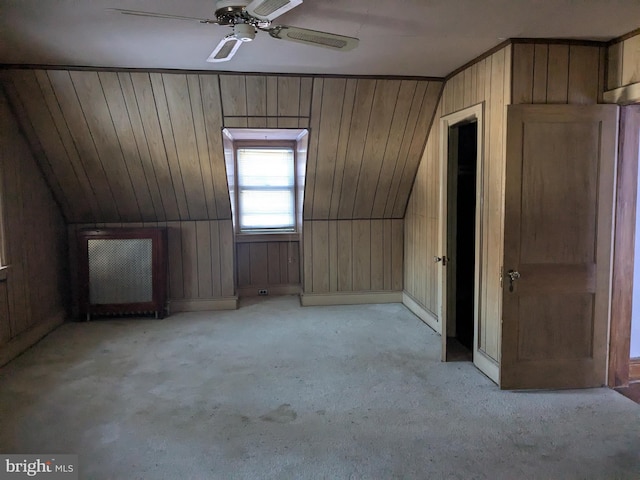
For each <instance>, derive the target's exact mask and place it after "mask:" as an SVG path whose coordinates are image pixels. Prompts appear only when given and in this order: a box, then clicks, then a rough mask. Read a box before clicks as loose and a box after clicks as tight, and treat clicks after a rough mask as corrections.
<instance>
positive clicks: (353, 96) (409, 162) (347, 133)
mask: <svg viewBox="0 0 640 480" xmlns="http://www.w3.org/2000/svg"><path fill="white" fill-rule="evenodd" d="M441 88H442V82H439V81H427V80H424V81H416V80H387V79H371V78H367V79H356V78H314V81H313V94H312V102H311V105H312V108H311V119H310V121H311V138H310V144H309V154H308V163H307V181H306V187H305V205H304V218H305V220H320V219H372V218H402V217H403V216H404V211H405V208H406V203H407V199H408V196H409V192H410V190H411V185H412V184H413V179H414V177H415V172H416V170H417V167H418V163H419V161H420V155H421V154H422V150H423V148H424V143H425V140H426V136H427V133H428V129H429V125H430V123H431V121H432V119H433V114H434V111H435V107H436V104H437V100H438V96H439V94H440V90H441Z"/></svg>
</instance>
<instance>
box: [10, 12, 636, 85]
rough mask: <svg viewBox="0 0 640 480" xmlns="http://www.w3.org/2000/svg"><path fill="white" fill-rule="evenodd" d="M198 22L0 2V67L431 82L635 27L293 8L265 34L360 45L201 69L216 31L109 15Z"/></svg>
mask: <svg viewBox="0 0 640 480" xmlns="http://www.w3.org/2000/svg"><path fill="white" fill-rule="evenodd" d="M109 8H121V9H133V10H145V11H153V12H160V13H167V14H173V15H185V16H192V17H202V18H207V17H208V18H210V17H212V16H213V12H214V10H215V1H213V0H181V1H175V0H173V1H172V0H84V1H83V0H47V1H42V0H0V63H4V64H40V65H61V66H94V67H120V68H121V67H132V68H146V69H188V70H225V71H241V72H266V73H317V74H354V75H414V76H436V77H441V76H445V75H447V74H448V73H450V72H451V71H452V70H454V69H455V68H457V67H459V66H461V65H463V64H464V63H466V62H468V61H470V60H472V59H473V58H475V57H476V56H478V55H480V54H482V53H483V52H485V51H487V50H489V49H490V48H492V47H493V46H495V45H497V44H499V43H500V42H501V41H503V40H504V39H506V38H516V37H521V38H533V37H539V38H568V39H592V40H609V39H611V38H615V37H617V36H620V35H623V34H625V33H627V32H629V31H631V30H633V29H635V28H637V27H638V19H640V1H637V0H616V1H603V0H518V1H513V0H485V1H478V0H401V1H398V0H395V1H394V0H349V1H348V2H347V1H338V0H305V2H304V3H303V4H302V5H300V6H298V7H297V8H295V9H293V10H291V11H290V12H288V13H286V14H284V15H282V16H281V17H280V18H278V19H277V20H276V21H275V22H274V23H281V24H288V25H295V26H299V27H304V28H310V29H315V30H323V31H329V32H334V33H338V34H342V35H348V36H356V37H359V38H360V40H361V41H360V45H359V47H358V48H357V49H356V50H354V51H351V52H344V53H342V52H334V51H330V50H326V49H321V48H314V47H309V46H307V45H300V44H297V43H291V42H284V41H281V40H276V39H272V38H270V37H269V36H268V34H266V33H259V35H258V37H257V38H256V39H255V41H254V42H252V43H251V44H248V45H243V48H241V49H240V51H239V52H238V53H237V54H236V56H235V57H234V58H233V59H232V60H231V61H230V62H225V63H219V64H210V63H206V62H205V59H206V58H207V56H208V55H209V54H210V53H211V51H212V50H213V48H214V47H215V45H216V44H217V43H218V41H219V40H220V39H221V38H222V37H223V36H224V35H226V34H227V33H229V32H230V30H229V29H228V27H220V26H218V25H206V24H200V23H197V22H187V21H181V20H169V19H161V18H143V17H134V16H126V15H121V14H119V13H114V12H112V11H109V10H108V9H109Z"/></svg>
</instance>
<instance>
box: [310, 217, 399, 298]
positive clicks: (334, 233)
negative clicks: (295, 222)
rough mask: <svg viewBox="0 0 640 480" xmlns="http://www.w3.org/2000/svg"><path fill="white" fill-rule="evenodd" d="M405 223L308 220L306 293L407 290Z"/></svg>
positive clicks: (397, 221) (387, 220) (394, 221)
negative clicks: (404, 277) (403, 284)
mask: <svg viewBox="0 0 640 480" xmlns="http://www.w3.org/2000/svg"><path fill="white" fill-rule="evenodd" d="M403 224H404V221H403V220H395V219H383V220H382V219H378V220H327V221H322V220H316V221H305V222H304V227H303V228H304V247H303V251H304V292H305V293H340V292H367V291H401V290H402V260H403V243H404V240H403V228H404V227H403Z"/></svg>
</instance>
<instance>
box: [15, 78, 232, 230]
mask: <svg viewBox="0 0 640 480" xmlns="http://www.w3.org/2000/svg"><path fill="white" fill-rule="evenodd" d="M3 79H4V84H5V85H6V88H7V90H8V93H9V97H10V100H11V102H12V103H13V105H14V107H15V110H16V111H17V112H19V114H20V119H21V123H22V125H23V127H24V129H25V131H26V132H27V134H28V139H29V141H30V143H31V146H32V149H33V150H34V151H35V152H38V155H37V157H38V159H39V161H40V164H41V165H42V168H43V170H44V172H45V174H46V176H47V180H48V183H49V185H51V187H52V189H53V191H54V194H55V196H56V198H57V199H58V201H59V202H60V204H61V205H62V207H63V209H64V213H65V216H66V219H67V221H68V222H70V223H82V222H85V223H86V222H140V221H142V222H144V221H168V220H171V221H176V220H205V219H229V218H231V208H230V203H229V193H228V188H227V183H226V176H225V170H224V157H223V152H222V143H221V142H222V138H221V132H220V129H221V127H222V115H221V104H220V103H221V102H220V91H219V81H218V77H217V76H216V75H195V74H190V75H186V74H159V73H129V72H91V71H67V70H13V71H6V72H4V76H3Z"/></svg>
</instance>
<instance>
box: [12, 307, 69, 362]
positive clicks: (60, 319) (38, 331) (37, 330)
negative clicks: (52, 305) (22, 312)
mask: <svg viewBox="0 0 640 480" xmlns="http://www.w3.org/2000/svg"><path fill="white" fill-rule="evenodd" d="M66 316H67V314H66V312H64V311H60V312H58V313H57V314H56V315H54V316H53V317H50V318H48V319H47V320H45V321H43V322H42V323H39V324H38V325H34V326H33V327H31V328H30V329H29V330H26V331H24V332H22V333H21V334H19V335H18V336H16V337H15V338H12V339H11V340H9V342H8V343H6V344H5V345H2V347H0V366H2V365H5V364H7V363H9V362H10V361H11V360H13V359H14V358H16V357H17V356H18V355H20V354H21V353H23V352H25V351H26V350H28V349H29V348H30V347H32V346H33V345H35V344H36V343H38V342H39V341H40V340H42V338H44V337H45V336H47V335H48V334H49V333H51V332H52V331H54V330H55V329H56V328H58V327H59V326H60V325H62V324H63V323H64V320H65V317H66Z"/></svg>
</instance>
